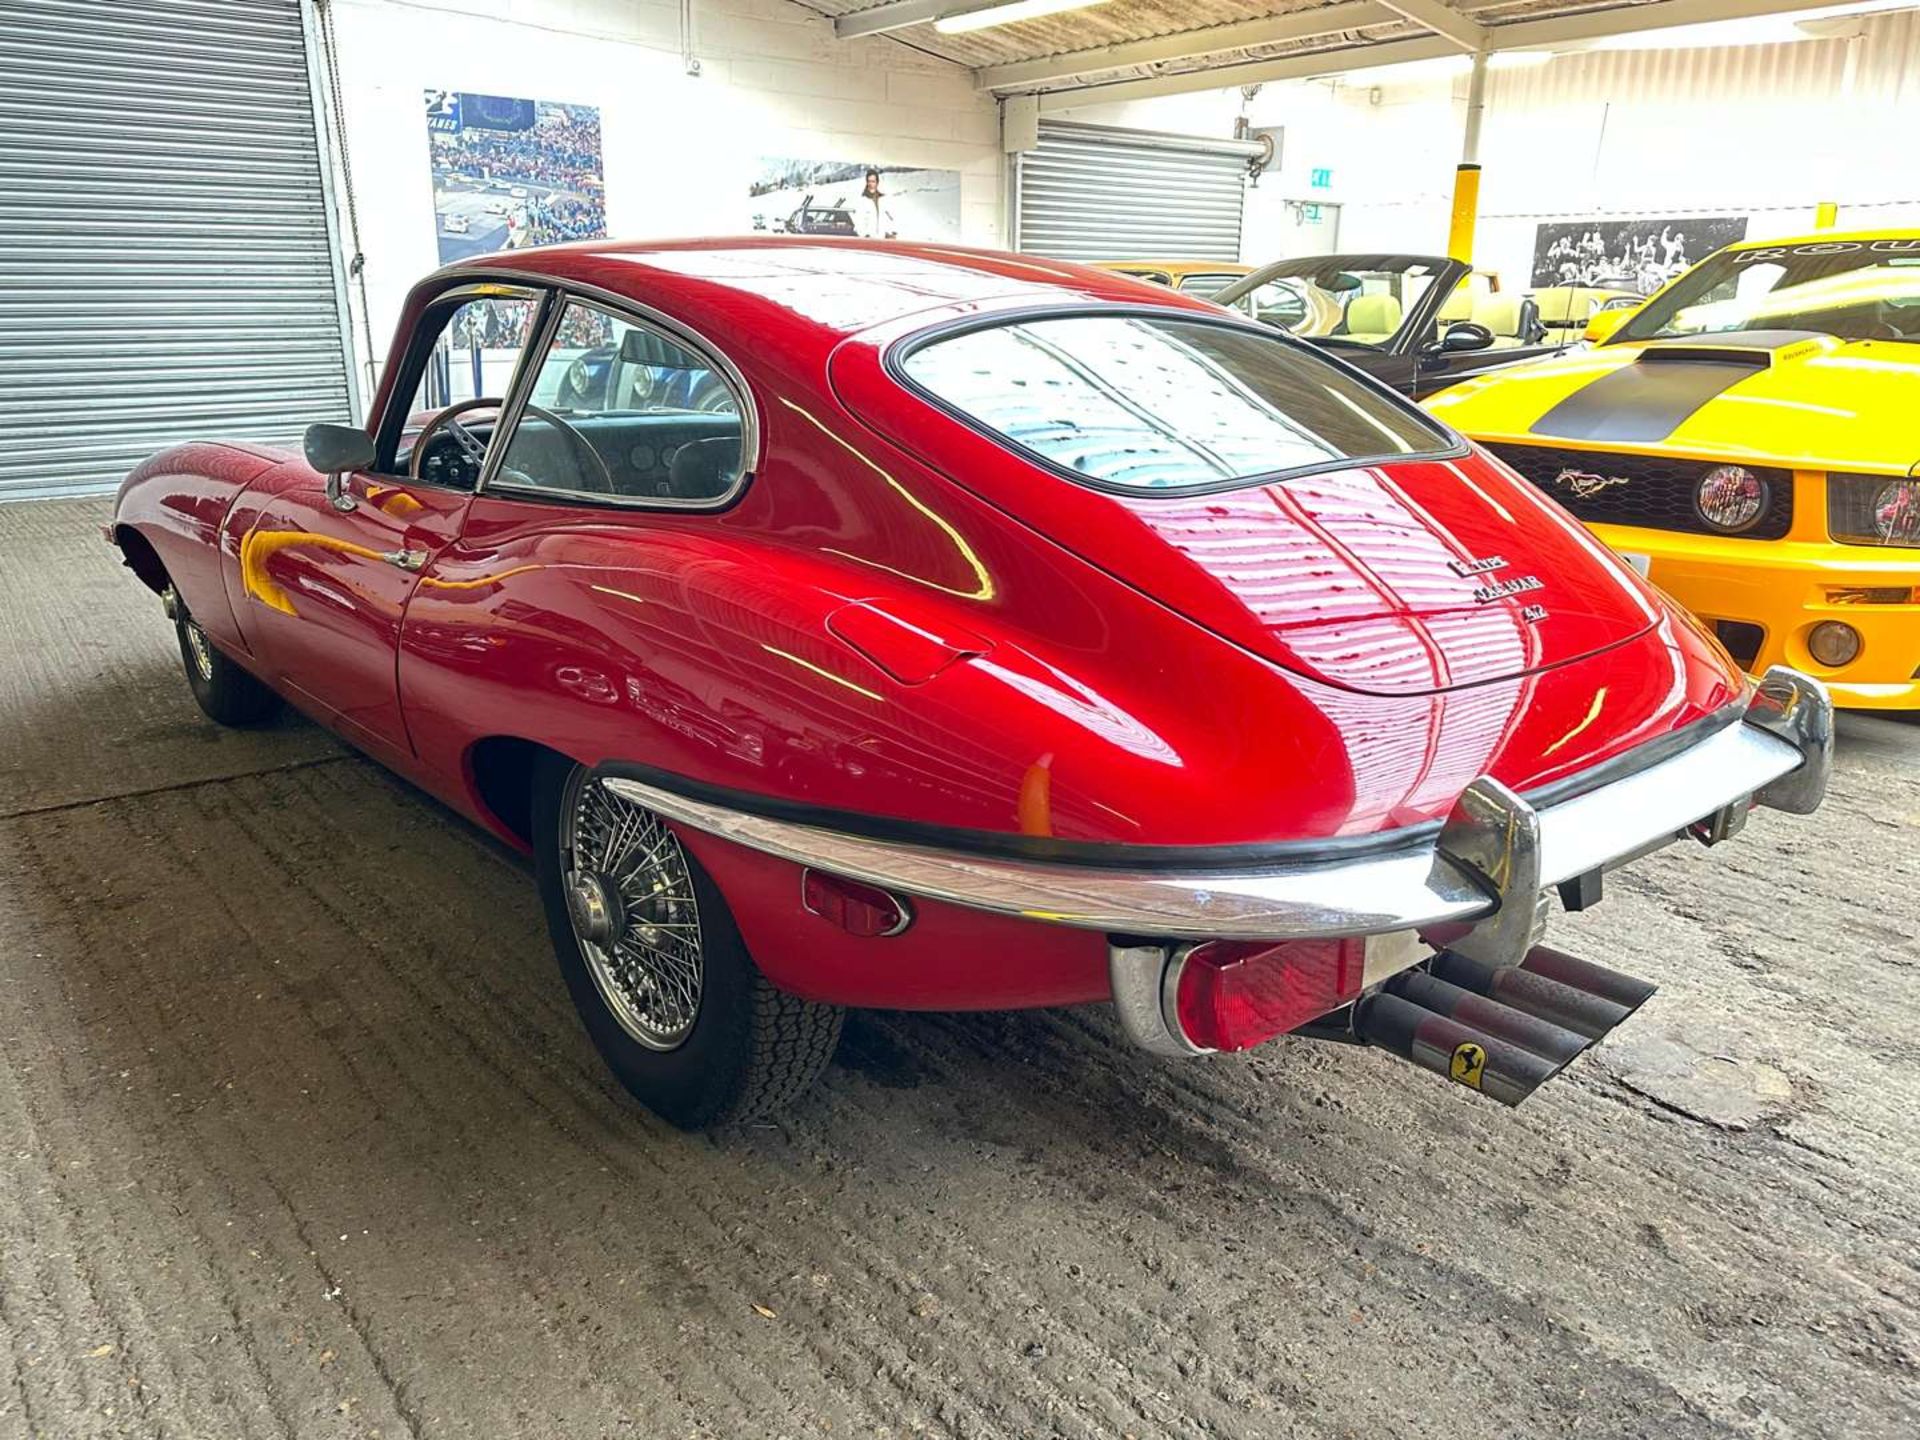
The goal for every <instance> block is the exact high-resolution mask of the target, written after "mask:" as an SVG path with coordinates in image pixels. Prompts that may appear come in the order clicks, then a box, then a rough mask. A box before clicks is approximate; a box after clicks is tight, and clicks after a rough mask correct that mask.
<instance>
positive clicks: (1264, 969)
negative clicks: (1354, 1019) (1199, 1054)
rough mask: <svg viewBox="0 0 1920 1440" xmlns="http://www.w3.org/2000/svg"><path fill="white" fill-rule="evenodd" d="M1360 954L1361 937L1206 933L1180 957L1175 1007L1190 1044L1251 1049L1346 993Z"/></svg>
mask: <svg viewBox="0 0 1920 1440" xmlns="http://www.w3.org/2000/svg"><path fill="white" fill-rule="evenodd" d="M1366 961H1367V942H1366V941H1365V940H1363V939H1344V940H1289V941H1286V942H1285V943H1283V944H1279V945H1271V944H1263V943H1260V942H1257V941H1256V942H1243V941H1228V940H1209V941H1207V942H1206V943H1205V944H1202V945H1196V946H1194V947H1193V948H1192V949H1191V950H1189V951H1187V952H1186V955H1185V956H1184V958H1183V959H1182V960H1181V962H1180V970H1179V977H1178V979H1177V980H1176V982H1175V993H1174V1005H1175V1013H1176V1014H1177V1015H1178V1017H1179V1020H1180V1028H1181V1029H1182V1030H1184V1031H1185V1032H1186V1037H1187V1039H1189V1040H1190V1041H1192V1042H1193V1043H1194V1044H1195V1045H1199V1046H1203V1047H1204V1048H1206V1049H1208V1050H1247V1049H1251V1048H1252V1047H1253V1046H1255V1045H1259V1044H1261V1043H1263V1042H1264V1041H1267V1040H1271V1039H1272V1038H1273V1037H1274V1036H1276V1035H1279V1034H1282V1033H1283V1032H1285V1031H1288V1030H1293V1029H1296V1028H1298V1027H1299V1026H1301V1025H1304V1024H1306V1023H1307V1021H1309V1020H1312V1019H1316V1018H1317V1017H1319V1016H1321V1015H1324V1014H1326V1013H1327V1012H1328V1011H1329V1010H1333V1009H1337V1008H1338V1007H1339V1006H1341V1005H1344V1004H1346V1003H1347V1002H1348V1001H1349V1000H1351V999H1353V997H1354V996H1356V995H1358V994H1359V993H1360V990H1361V987H1362V986H1363V985H1364V984H1365V972H1366Z"/></svg>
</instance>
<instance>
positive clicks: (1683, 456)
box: [1427, 230, 1920, 710]
mask: <svg viewBox="0 0 1920 1440" xmlns="http://www.w3.org/2000/svg"><path fill="white" fill-rule="evenodd" d="M1588 338H1590V339H1594V340H1596V341H1597V342H1598V343H1596V344H1595V345H1594V347H1593V348H1591V349H1588V350H1585V351H1580V352H1577V353H1574V354H1571V355H1567V356H1564V357H1561V358H1558V359H1553V360H1544V361H1540V362H1537V363H1534V364H1522V365H1517V366H1514V367H1513V368H1511V369H1505V370H1500V371H1497V372H1494V373H1491V374H1487V375H1484V376H1480V377H1477V378H1475V379H1470V380H1467V381H1464V382H1462V383H1461V384H1459V385H1457V386H1454V387H1453V388H1451V389H1449V390H1445V391H1443V392H1441V393H1440V394H1439V395H1437V396H1435V397H1434V398H1433V399H1432V400H1431V401H1430V402H1428V407H1427V408H1428V409H1430V410H1431V411H1432V412H1433V413H1434V414H1435V415H1437V416H1439V417H1440V418H1442V419H1444V420H1445V421H1447V423H1449V424H1451V425H1452V426H1454V428H1456V429H1458V430H1460V431H1462V432H1464V433H1465V434H1467V435H1469V436H1471V437H1473V438H1474V439H1475V440H1477V441H1479V442H1481V443H1482V444H1483V445H1485V446H1486V447H1487V448H1488V449H1489V450H1491V451H1492V452H1493V453H1494V454H1495V455H1497V456H1499V457H1500V458H1501V459H1502V460H1504V461H1506V462H1507V464H1509V465H1510V466H1512V467H1513V468H1514V469H1515V470H1517V471H1519V472H1520V474H1522V475H1524V476H1525V477H1526V478H1527V479H1528V480H1530V481H1532V482H1533V483H1534V484H1535V485H1537V486H1539V487H1540V488H1541V489H1542V490H1544V491H1546V492H1547V493H1548V494H1550V495H1552V496H1553V497H1554V499H1556V500H1558V501H1559V502H1560V503H1561V504H1563V505H1564V506H1566V507H1567V509H1569V510H1571V511H1572V512H1573V513H1574V514H1575V515H1576V516H1578V517H1579V518H1580V519H1581V520H1583V521H1585V522H1586V523H1587V525H1588V526H1589V527H1590V528H1591V529H1592V530H1593V532H1594V533H1595V534H1596V535H1598V536H1599V538H1600V539H1601V540H1603V541H1605V542H1606V543H1607V544H1608V545H1609V546H1611V547H1612V548H1613V549H1614V550H1616V551H1618V552H1619V553H1620V554H1621V555H1622V557H1624V558H1625V559H1626V561H1627V562H1628V563H1629V564H1631V565H1632V566H1633V567H1634V568H1635V569H1637V570H1639V571H1640V572H1641V573H1642V574H1645V575H1647V576H1648V577H1649V578H1650V579H1652V580H1653V581H1654V583H1655V584H1657V585H1659V586H1660V587H1661V588H1663V589H1664V590H1666V591H1667V592H1668V593H1669V594H1671V595H1672V596H1673V597H1674V598H1675V599H1677V600H1679V601H1680V602H1681V603H1682V604H1683V605H1685V606H1686V607H1687V608H1689V609H1690V610H1692V611H1693V612H1694V614H1695V615H1697V616H1699V617H1700V619H1701V620H1702V621H1704V622H1705V623H1706V624H1707V625H1709V626H1710V627H1711V628H1712V629H1713V630H1714V632H1715V633H1716V634H1718V635H1719V637H1720V640H1721V642H1722V643H1723V644H1725V645H1726V647H1727V649H1728V650H1729V651H1731V652H1732V653H1733V655H1734V658H1735V659H1737V660H1739V661H1740V662H1741V663H1742V664H1743V665H1745V666H1746V667H1747V668H1748V669H1749V670H1752V671H1755V672H1760V671H1764V670H1765V669H1766V668H1767V666H1769V665H1773V664H1786V665H1791V666H1794V667H1796V668H1798V669H1801V670H1805V671H1808V672H1809V673H1811V674H1814V675H1817V676H1819V677H1820V678H1821V679H1822V680H1824V681H1825V682H1826V684H1827V686H1828V688H1829V689H1830V690H1831V691H1832V694H1833V698H1834V702H1835V703H1836V704H1839V705H1845V706H1851V707H1853V708H1856V709H1870V710H1912V709H1920V230H1900V231H1894V230H1883V231H1870V232H1860V233H1854V234H1839V233H1834V232H1822V233H1819V234H1814V235H1807V236H1802V237H1798V238H1794V239H1787V240H1766V241H1754V242H1748V243H1745V244H1740V245H1731V246H1728V247H1727V248H1726V249H1724V250H1721V251H1718V252H1716V253H1715V254H1713V255H1712V256H1710V257H1708V258H1707V259H1706V260H1703V261H1702V262H1701V263H1700V264H1698V265H1696V266H1694V267H1693V268H1692V269H1691V270H1688V271H1686V272H1685V273H1684V274H1681V275H1679V276H1677V277H1676V278H1675V279H1673V280H1672V281H1670V282H1669V283H1668V284H1667V285H1666V286H1665V287H1664V288H1662V289H1661V290H1659V291H1658V292H1656V293H1655V294H1654V295H1653V296H1652V297H1650V298H1649V299H1648V300H1647V301H1646V303H1645V304H1643V305H1641V306H1639V307H1638V308H1637V309H1634V310H1631V311H1625V312H1619V311H1602V312H1600V313H1599V314H1597V315H1596V316H1595V317H1594V320H1593V322H1592V323H1591V325H1590V327H1589V331H1588Z"/></svg>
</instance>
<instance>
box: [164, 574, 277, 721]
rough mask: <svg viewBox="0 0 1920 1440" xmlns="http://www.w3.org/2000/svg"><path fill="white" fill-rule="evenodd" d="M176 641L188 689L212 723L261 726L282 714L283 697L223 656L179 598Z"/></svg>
mask: <svg viewBox="0 0 1920 1440" xmlns="http://www.w3.org/2000/svg"><path fill="white" fill-rule="evenodd" d="M173 629H174V638H175V639H177V640H178V641H179V642H180V664H181V666H182V667H183V668H184V669H185V670H186V672H187V688H188V689H190V690H191V691H193V698H194V699H195V701H197V702H198V703H199V706H200V708H201V709H202V710H204V711H205V712H206V715H207V718H208V719H209V720H215V721H218V722H219V723H220V724H222V725H236V726H238V725H258V724H260V723H262V722H263V721H266V720H271V719H272V718H273V717H274V716H276V715H278V714H279V713H280V697H279V696H278V695H276V694H274V693H273V691H271V690H269V689H268V688H267V687H266V686H265V685H262V684H261V683H260V682H259V681H258V680H256V679H254V678H253V676H252V675H250V674H248V673H247V672H246V671H245V670H244V669H242V668H241V667H240V666H238V665H236V664H234V662H233V661H231V660H229V659H228V658H227V657H226V656H225V655H223V654H222V653H221V652H220V649H219V647H218V646H216V645H215V644H214V643H213V641H211V640H209V639H208V638H207V632H206V631H204V630H202V629H201V628H200V625H199V622H198V621H196V620H195V619H194V618H193V616H192V615H190V614H188V613H187V607H186V605H185V604H184V603H182V602H181V601H180V600H179V599H178V598H177V597H176V598H175V599H174V602H173Z"/></svg>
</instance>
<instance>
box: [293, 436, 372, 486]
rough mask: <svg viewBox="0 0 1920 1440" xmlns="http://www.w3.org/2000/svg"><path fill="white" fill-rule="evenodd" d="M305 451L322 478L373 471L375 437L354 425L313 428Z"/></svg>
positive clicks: (306, 442)
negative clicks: (350, 472)
mask: <svg viewBox="0 0 1920 1440" xmlns="http://www.w3.org/2000/svg"><path fill="white" fill-rule="evenodd" d="M304 448H305V449H306V452H307V464H309V465H311V466H312V467H313V468H314V469H316V470H318V471H319V472H320V473H321V474H322V475H338V474H340V473H342V472H343V471H347V470H368V469H371V468H372V467H373V437H372V436H371V435H369V434H367V432H366V431H364V430H361V429H357V428H356V427H354V426H352V425H309V426H308V427H307V435H306V441H305V446H304Z"/></svg>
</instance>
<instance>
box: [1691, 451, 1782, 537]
mask: <svg viewBox="0 0 1920 1440" xmlns="http://www.w3.org/2000/svg"><path fill="white" fill-rule="evenodd" d="M1772 499H1773V487H1772V486H1770V485H1769V484H1767V482H1766V481H1765V480H1763V479H1761V478H1760V477H1759V476H1758V475H1756V474H1754V473H1753V471H1751V470H1749V469H1747V468H1746V466H1744V465H1716V466H1714V467H1713V469H1711V470H1709V471H1708V472H1707V473H1706V474H1705V475H1702V476H1701V477H1700V483H1699V484H1698V485H1696V486H1695V487H1694V491H1693V508H1694V509H1695V510H1697V511H1698V512H1699V514H1700V518H1701V519H1702V520H1704V521H1706V522H1707V524H1709V525H1711V526H1712V527H1713V528H1714V529H1716V530H1720V531H1723V532H1725V533H1726V534H1728V535H1738V534H1739V533H1740V532H1741V531H1743V530H1751V529H1752V528H1753V525H1754V522H1755V521H1757V520H1758V519H1759V518H1760V517H1761V516H1762V515H1764V514H1766V513H1767V505H1768V503H1769V502H1770V501H1771V500H1772Z"/></svg>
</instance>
